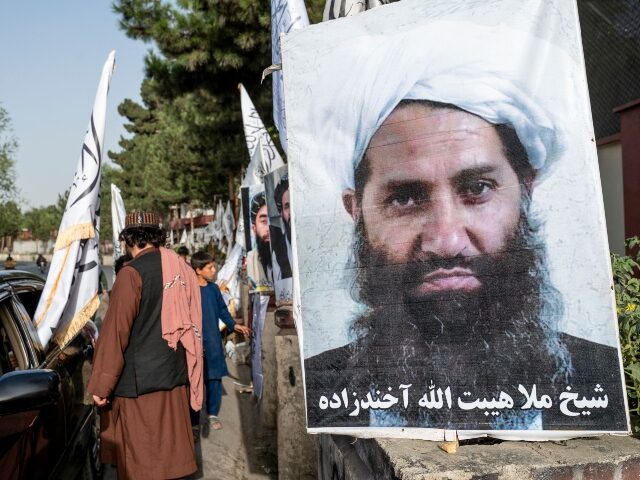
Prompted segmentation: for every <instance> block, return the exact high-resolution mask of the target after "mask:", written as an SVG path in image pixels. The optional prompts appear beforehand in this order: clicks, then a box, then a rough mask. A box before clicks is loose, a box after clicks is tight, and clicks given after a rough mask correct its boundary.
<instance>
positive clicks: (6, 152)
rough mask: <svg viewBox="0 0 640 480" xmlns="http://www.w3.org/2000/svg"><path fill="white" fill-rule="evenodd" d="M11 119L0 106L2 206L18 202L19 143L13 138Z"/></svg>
mask: <svg viewBox="0 0 640 480" xmlns="http://www.w3.org/2000/svg"><path fill="white" fill-rule="evenodd" d="M11 132H12V130H11V118H10V117H9V114H8V113H7V111H6V110H5V109H4V108H2V106H1V105H0V205H4V204H5V202H8V201H12V200H16V196H17V190H16V173H15V160H14V158H13V157H14V155H15V153H16V150H17V149H18V141H17V140H16V139H15V138H14V137H13V135H12V133H11Z"/></svg>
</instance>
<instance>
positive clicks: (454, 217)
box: [421, 196, 471, 258]
mask: <svg viewBox="0 0 640 480" xmlns="http://www.w3.org/2000/svg"><path fill="white" fill-rule="evenodd" d="M470 246H471V239H470V237H469V231H468V225H467V222H466V219H465V212H464V210H463V208H462V206H461V205H459V204H458V198H457V197H456V196H443V197H441V198H437V199H434V200H432V201H431V202H430V205H429V206H428V208H427V212H426V214H425V222H424V225H423V230H422V238H421V248H422V251H423V252H424V253H429V254H433V255H437V256H439V257H443V258H452V257H456V256H458V255H460V254H462V253H463V251H465V250H467V249H469V248H470ZM467 253H468V252H467Z"/></svg>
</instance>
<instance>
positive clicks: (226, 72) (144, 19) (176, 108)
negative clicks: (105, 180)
mask: <svg viewBox="0 0 640 480" xmlns="http://www.w3.org/2000/svg"><path fill="white" fill-rule="evenodd" d="M308 7H309V14H310V18H311V19H312V20H319V19H320V18H321V17H322V10H323V8H324V0H311V1H310V2H308ZM114 10H115V12H116V13H117V14H119V16H120V26H121V27H122V29H123V30H124V31H125V33H126V34H127V35H128V36H129V37H131V38H134V39H139V40H142V41H145V42H149V43H152V44H153V45H154V46H155V47H156V48H155V49H154V51H152V52H150V53H149V54H148V55H147V57H146V59H145V66H146V78H145V80H144V82H143V84H142V86H141V97H142V101H143V104H142V105H140V104H137V103H135V102H133V101H131V100H125V101H124V102H123V103H122V104H121V105H120V106H119V109H118V111H119V112H120V114H121V115H123V116H124V117H126V118H127V120H128V121H129V123H128V125H126V129H127V131H129V132H130V133H131V134H132V137H130V138H121V140H120V146H121V148H122V151H121V152H117V153H114V152H109V157H110V158H111V159H112V160H113V161H114V162H115V163H116V164H117V165H118V166H120V167H121V170H120V171H119V172H118V176H119V182H118V186H119V187H120V189H121V190H122V193H123V197H124V201H125V204H126V206H127V208H151V209H154V210H158V211H160V212H163V211H166V209H167V207H168V206H169V205H170V204H172V203H180V202H190V201H200V202H202V203H203V204H205V205H210V204H211V202H212V199H213V195H214V194H216V193H223V192H226V191H227V185H228V182H229V178H230V177H231V178H233V177H236V176H238V175H239V174H240V170H241V168H242V166H243V165H246V164H247V163H248V162H249V160H250V159H249V154H248V152H247V148H246V143H245V139H244V132H243V130H242V114H241V111H240V95H239V92H238V84H239V83H242V84H244V86H245V87H246V88H247V91H248V92H249V94H250V95H251V98H252V100H253V102H254V104H255V106H256V109H257V110H258V112H259V113H260V115H261V117H262V119H263V121H264V122H265V124H266V125H267V128H268V129H269V131H270V132H271V133H272V135H273V134H274V133H275V132H276V130H275V128H274V127H273V125H272V113H271V112H272V103H271V102H272V99H271V80H270V79H267V80H265V82H264V84H262V85H261V84H260V79H261V74H262V71H263V69H264V68H266V67H268V66H269V65H270V64H271V33H270V27H271V12H270V2H266V1H264V0H199V1H197V0H196V1H194V0H176V1H160V0H119V1H116V2H115V3H114ZM274 137H275V135H274Z"/></svg>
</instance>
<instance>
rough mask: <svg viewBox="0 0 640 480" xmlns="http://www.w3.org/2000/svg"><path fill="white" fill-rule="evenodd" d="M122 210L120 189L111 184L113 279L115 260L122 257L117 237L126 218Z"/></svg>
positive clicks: (122, 202)
mask: <svg viewBox="0 0 640 480" xmlns="http://www.w3.org/2000/svg"><path fill="white" fill-rule="evenodd" d="M126 214H127V213H126V210H125V209H124V201H123V200H122V194H121V193H120V189H119V188H118V187H116V186H115V185H114V184H113V183H112V184H111V229H112V231H113V276H114V278H115V275H116V271H115V268H116V267H115V265H116V260H117V259H118V258H120V257H121V256H122V255H124V253H125V252H124V251H123V249H122V244H121V243H120V240H119V237H120V232H121V231H122V229H123V228H124V217H125V216H126Z"/></svg>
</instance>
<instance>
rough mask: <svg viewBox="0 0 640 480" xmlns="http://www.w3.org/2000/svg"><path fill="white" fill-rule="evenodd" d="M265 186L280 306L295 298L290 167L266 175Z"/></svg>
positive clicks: (272, 255) (276, 290) (274, 276)
mask: <svg viewBox="0 0 640 480" xmlns="http://www.w3.org/2000/svg"><path fill="white" fill-rule="evenodd" d="M264 188H265V194H266V199H267V211H268V213H269V238H270V244H271V266H272V269H273V286H274V290H275V294H276V303H277V304H278V305H290V304H291V302H292V301H293V279H292V276H291V204H290V202H289V174H288V172H287V166H286V165H285V166H283V167H280V168H277V169H276V170H274V171H272V172H271V173H268V174H267V175H265V176H264Z"/></svg>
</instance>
